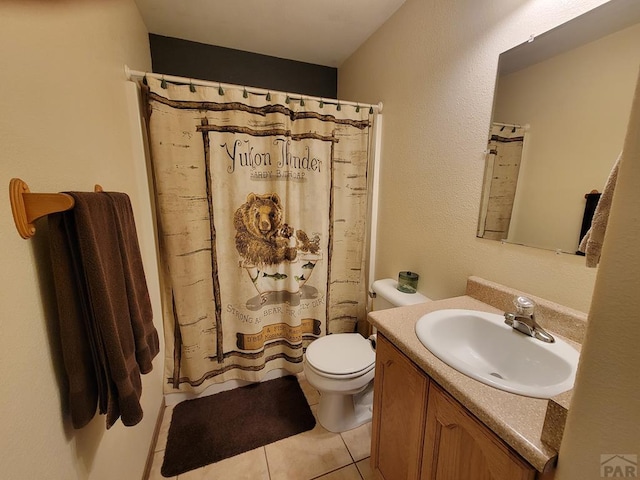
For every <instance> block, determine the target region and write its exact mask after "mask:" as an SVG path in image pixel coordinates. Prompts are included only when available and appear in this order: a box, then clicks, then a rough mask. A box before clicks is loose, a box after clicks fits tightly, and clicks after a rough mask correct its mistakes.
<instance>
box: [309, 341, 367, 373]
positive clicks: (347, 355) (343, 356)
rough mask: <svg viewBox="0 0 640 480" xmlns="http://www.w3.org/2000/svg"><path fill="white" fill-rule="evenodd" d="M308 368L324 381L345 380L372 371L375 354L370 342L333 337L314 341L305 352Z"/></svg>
mask: <svg viewBox="0 0 640 480" xmlns="http://www.w3.org/2000/svg"><path fill="white" fill-rule="evenodd" d="M306 360H307V364H308V366H309V367H311V368H312V369H313V370H314V371H316V372H317V373H318V374H319V375H322V376H324V377H327V378H337V379H348V378H354V377H359V376H362V375H365V374H366V373H367V372H369V371H371V370H372V369H373V368H374V367H375V360H376V354H375V351H374V350H373V347H372V346H371V343H370V342H369V340H367V339H365V338H364V337H363V336H362V335H360V334H358V333H335V334H333V335H327V336H326V337H321V338H318V339H317V340H314V341H313V342H312V343H311V344H310V345H309V346H308V347H307V351H306Z"/></svg>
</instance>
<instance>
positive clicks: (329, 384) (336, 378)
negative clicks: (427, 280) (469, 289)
mask: <svg viewBox="0 0 640 480" xmlns="http://www.w3.org/2000/svg"><path fill="white" fill-rule="evenodd" d="M396 287H397V282H396V280H394V279H392V278H386V279H383V280H376V281H375V282H373V285H372V287H371V288H372V289H373V291H374V293H375V296H374V299H373V309H374V310H383V309H386V308H392V307H400V306H405V305H413V304H416V303H423V302H428V301H429V299H428V298H427V297H425V296H424V295H421V294H419V293H403V292H401V291H399V290H398V289H397V288H396ZM375 361H376V354H375V335H372V336H371V337H369V339H367V338H364V337H363V336H362V335H360V334H359V333H334V334H332V335H327V336H325V337H321V338H318V339H317V340H314V341H313V342H312V343H311V344H310V345H309V346H308V347H307V350H306V353H305V360H304V367H303V368H304V374H305V377H306V379H307V381H308V382H309V384H310V385H311V386H312V387H314V388H315V389H316V390H318V391H319V392H320V402H319V405H318V421H319V422H320V424H321V425H322V426H323V427H324V428H326V429H327V430H329V431H330V432H336V433H337V432H344V431H346V430H351V429H352V428H356V427H358V426H360V425H362V424H364V423H366V422H368V421H370V420H371V412H372V407H373V377H374V373H375Z"/></svg>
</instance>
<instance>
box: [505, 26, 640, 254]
mask: <svg viewBox="0 0 640 480" xmlns="http://www.w3.org/2000/svg"><path fill="white" fill-rule="evenodd" d="M534 44H535V42H534ZM638 45H640V24H638V25H636V26H633V27H630V28H626V29H624V30H621V31H619V32H617V33H615V34H612V35H608V36H606V37H604V38H601V39H599V40H597V41H594V42H591V43H588V44H587V45H584V46H582V47H580V48H576V49H574V50H571V51H568V52H565V53H563V54H561V55H557V56H555V57H553V58H551V59H549V60H546V61H544V62H540V63H537V64H535V65H532V66H530V67H528V68H525V69H523V70H520V71H518V72H515V73H512V74H509V75H505V76H503V77H500V80H499V82H498V93H499V94H498V95H497V96H496V103H495V112H494V117H493V118H494V120H496V121H498V122H502V123H516V124H529V125H530V129H529V131H528V133H527V140H526V142H525V143H526V145H525V151H524V158H523V162H522V165H521V167H520V177H519V179H518V193H517V196H516V202H515V204H514V210H513V219H512V222H511V228H510V229H509V241H512V242H514V243H524V244H526V245H536V246H543V247H546V248H552V249H561V250H563V251H565V252H575V251H576V250H577V248H578V237H579V234H580V226H581V224H582V215H583V212H584V204H585V199H584V194H585V193H587V192H590V191H591V190H593V189H597V190H598V191H600V192H601V191H602V187H603V186H604V184H605V181H606V180H607V177H608V176H609V171H610V170H611V167H612V165H613V163H614V162H615V160H616V158H618V155H619V153H620V151H621V150H622V142H623V139H624V133H625V130H626V125H627V121H628V119H629V111H630V109H631V100H632V99H633V90H634V87H635V84H636V76H637V69H638V65H640V48H638ZM612 52H615V54H614V55H612ZM585 79H586V81H585ZM550 172H552V173H550Z"/></svg>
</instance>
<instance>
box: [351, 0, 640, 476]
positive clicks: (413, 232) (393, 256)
mask: <svg viewBox="0 0 640 480" xmlns="http://www.w3.org/2000/svg"><path fill="white" fill-rule="evenodd" d="M601 3H603V2H601V1H598V0H592V1H587V0H582V1H578V0H573V1H565V2H556V1H555V0H537V1H518V2H509V3H507V2H491V1H489V0H482V1H479V2H478V1H473V0H467V1H460V2H446V1H444V0H434V1H424V0H408V1H407V3H406V4H405V5H404V6H403V7H402V8H401V9H400V10H399V11H398V12H397V13H396V14H395V15H394V16H393V17H392V18H391V20H390V21H388V22H387V23H386V24H385V25H383V27H382V28H381V29H380V30H378V31H377V32H376V33H375V34H374V35H373V36H372V37H371V38H370V39H369V40H368V41H367V43H366V44H365V45H364V46H363V47H361V48H360V49H359V50H358V51H357V52H356V53H355V54H354V55H353V56H352V57H351V58H350V59H349V60H348V61H347V62H346V64H345V65H343V66H342V67H341V68H340V70H339V93H340V96H341V97H344V98H353V99H356V100H360V101H363V102H365V101H368V102H375V101H378V100H382V101H384V102H385V107H384V115H385V122H384V132H383V143H384V147H383V155H382V157H383V163H382V185H381V202H382V205H381V207H380V210H381V213H380V234H379V238H378V241H379V251H378V255H377V268H378V273H379V275H380V276H383V275H385V276H394V275H395V274H396V272H397V271H398V270H402V269H411V270H415V271H417V272H420V273H421V274H422V277H421V284H420V288H419V289H420V291H421V292H423V293H425V294H427V295H430V296H433V297H437V298H440V297H445V296H451V295H455V294H459V293H462V292H463V286H464V282H465V279H466V277H467V275H469V274H475V275H479V276H481V277H485V278H489V279H491V280H494V281H497V282H500V283H503V284H506V285H509V286H513V287H516V288H518V289H521V290H524V291H529V292H531V293H534V294H536V295H539V296H541V297H544V298H548V299H551V300H555V301H557V302H559V303H562V304H565V305H568V306H571V307H574V308H578V309H581V310H583V311H589V306H590V301H591V296H592V295H591V293H592V288H593V285H594V283H595V282H594V280H595V276H596V274H597V275H598V281H597V285H596V291H595V293H594V295H593V307H592V309H591V312H590V316H589V326H588V331H587V336H586V340H585V344H584V348H583V350H582V356H581V363H580V366H579V371H578V376H577V381H576V387H575V390H574V397H573V403H572V407H571V411H570V414H569V420H568V422H567V427H566V430H565V439H564V442H563V444H562V447H561V452H560V467H559V471H558V476H557V479H558V480H582V479H587V478H600V472H599V464H600V455H601V454H607V453H610V454H616V453H617V454H636V455H640V450H639V449H640V445H639V439H638V425H639V424H640V417H639V415H640V410H639V409H638V398H639V397H640V391H639V388H640V382H638V365H639V363H640V359H639V357H638V356H639V352H640V349H638V343H640V337H639V335H640V325H639V324H638V321H637V319H638V311H640V303H639V302H640V299H639V297H638V285H640V278H639V272H640V258H639V257H638V254H639V253H638V252H639V251H638V248H637V247H638V238H640V225H639V224H638V221H639V219H638V215H637V212H638V211H640V203H639V202H640V198H639V197H638V194H637V192H638V191H639V189H640V162H639V161H638V159H639V158H640V157H638V152H640V145H638V128H639V125H640V123H638V122H639V121H640V119H637V120H636V122H637V123H636V124H635V126H634V127H633V130H632V132H633V135H632V140H630V141H631V142H634V143H635V154H634V156H633V157H632V160H630V161H628V162H626V164H623V168H621V171H620V180H619V187H618V189H617V191H616V197H615V199H614V207H613V212H612V217H611V222H610V227H609V232H608V233H607V242H606V243H605V249H604V252H603V263H602V264H601V267H600V268H599V269H598V270H596V269H587V268H585V266H584V259H581V258H575V257H573V256H569V255H560V256H556V255H554V254H552V253H549V252H545V251H543V250H536V249H531V248H527V247H520V246H515V245H500V244H499V243H497V242H492V241H484V240H480V239H476V238H475V236H474V233H475V232H474V230H475V226H476V220H477V208H478V201H479V198H480V187H481V182H482V171H483V167H484V162H483V155H482V151H483V150H484V145H485V143H486V135H487V130H488V125H489V120H490V115H491V104H492V97H493V88H494V82H495V71H496V67H497V60H498V54H499V53H500V52H501V51H504V50H507V49H509V48H511V47H513V46H514V45H516V44H518V43H520V42H523V41H525V40H526V39H527V38H528V37H529V35H531V34H538V33H541V32H543V31H546V30H548V29H549V28H551V27H553V26H555V25H557V24H559V23H562V22H564V21H566V20H569V19H571V18H573V17H575V16H577V15H579V14H580V13H582V12H584V11H586V10H588V9H590V8H593V7H595V6H597V5H599V4H601ZM508 5H510V7H509V6H508Z"/></svg>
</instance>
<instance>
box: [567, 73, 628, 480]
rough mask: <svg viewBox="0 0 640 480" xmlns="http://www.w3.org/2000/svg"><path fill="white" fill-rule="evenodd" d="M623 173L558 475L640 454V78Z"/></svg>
mask: <svg viewBox="0 0 640 480" xmlns="http://www.w3.org/2000/svg"><path fill="white" fill-rule="evenodd" d="M638 73H640V71H638ZM618 175H619V176H618V181H617V183H616V189H615V194H614V197H613V204H612V207H611V215H610V217H609V223H608V225H607V234H606V237H605V243H604V246H603V250H602V259H601V263H600V266H599V268H598V270H599V271H598V279H597V281H596V286H595V292H594V295H593V303H592V305H591V311H590V312H589V323H588V326H587V333H586V340H585V343H584V345H583V348H582V354H581V359H580V366H579V368H578V373H577V376H576V386H575V390H574V395H573V400H572V403H571V409H570V410H569V417H568V419H567V425H566V428H565V434H564V438H563V440H562V445H561V448H560V457H559V463H558V475H556V480H582V479H586V478H599V473H600V471H599V470H600V462H601V455H603V454H604V455H609V456H610V455H614V454H632V455H637V456H640V381H639V380H638V368H639V367H640V348H638V344H640V322H638V319H639V318H640V314H639V312H640V296H638V292H639V291H640V249H639V248H638V238H640V216H638V212H640V195H639V194H638V192H640V77H638V86H637V87H636V97H635V102H634V107H633V111H632V114H631V120H630V122H629V129H628V132H627V135H626V139H625V142H624V152H623V156H622V161H621V164H620V170H619V172H618ZM605 458H607V457H605Z"/></svg>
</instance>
